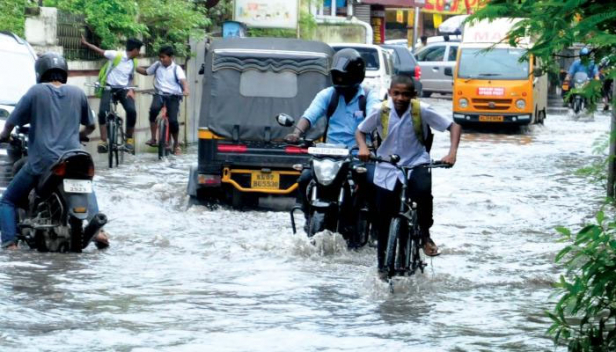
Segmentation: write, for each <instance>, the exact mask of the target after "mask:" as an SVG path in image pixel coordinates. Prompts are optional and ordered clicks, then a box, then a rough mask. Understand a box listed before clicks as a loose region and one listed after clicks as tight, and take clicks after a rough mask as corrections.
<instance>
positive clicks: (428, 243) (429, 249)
mask: <svg viewBox="0 0 616 352" xmlns="http://www.w3.org/2000/svg"><path fill="white" fill-rule="evenodd" d="M423 252H424V254H425V255H427V256H428V257H436V256H439V255H441V252H439V251H438V246H437V245H436V243H434V241H432V239H431V238H430V237H428V238H426V239H425V240H424V245H423Z"/></svg>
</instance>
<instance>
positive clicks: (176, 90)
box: [146, 61, 186, 94]
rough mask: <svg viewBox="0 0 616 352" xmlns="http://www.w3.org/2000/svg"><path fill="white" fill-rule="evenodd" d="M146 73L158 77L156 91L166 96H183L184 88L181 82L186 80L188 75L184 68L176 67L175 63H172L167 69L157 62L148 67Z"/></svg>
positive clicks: (155, 85)
mask: <svg viewBox="0 0 616 352" xmlns="http://www.w3.org/2000/svg"><path fill="white" fill-rule="evenodd" d="M146 73H147V74H148V75H155V76H156V80H155V81H154V88H156V91H158V92H162V93H166V94H182V86H181V83H180V82H179V81H181V80H183V79H186V74H185V73H184V70H182V67H181V66H179V65H176V64H175V62H171V65H169V66H167V67H165V66H163V64H162V63H161V62H160V61H156V62H155V63H153V64H152V66H150V67H148V69H147V70H146ZM176 75H177V77H176ZM176 78H177V79H176Z"/></svg>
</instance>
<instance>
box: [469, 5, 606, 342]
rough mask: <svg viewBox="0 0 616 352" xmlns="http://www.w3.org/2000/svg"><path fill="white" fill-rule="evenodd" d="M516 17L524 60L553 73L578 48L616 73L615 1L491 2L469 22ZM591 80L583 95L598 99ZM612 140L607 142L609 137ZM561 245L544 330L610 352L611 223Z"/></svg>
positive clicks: (600, 218)
mask: <svg viewBox="0 0 616 352" xmlns="http://www.w3.org/2000/svg"><path fill="white" fill-rule="evenodd" d="M497 17H518V18H522V20H521V21H520V22H518V23H517V24H516V26H515V27H514V28H513V29H512V31H511V32H510V33H509V38H508V40H509V43H510V44H512V45H515V43H516V40H517V39H519V38H521V37H528V36H530V37H533V38H534V45H533V46H532V47H531V48H530V49H529V50H528V53H527V55H534V56H535V57H538V58H541V59H542V62H543V64H544V67H543V68H544V69H545V70H548V71H552V72H554V71H556V70H557V69H558V67H557V65H556V62H555V60H554V58H555V57H556V56H557V55H559V54H560V53H561V52H562V51H563V50H564V49H567V48H569V47H571V46H572V45H574V44H577V43H582V44H585V45H588V46H589V47H590V48H591V52H592V55H593V56H594V60H595V62H599V61H600V60H602V59H604V58H607V59H609V62H610V63H611V65H608V67H607V70H606V73H607V76H608V77H611V78H614V76H615V73H616V70H614V64H615V63H616V56H615V55H614V54H615V53H616V50H615V49H616V32H615V31H616V2H614V1H613V0H492V1H490V2H489V3H488V5H487V6H486V7H484V8H483V9H481V10H479V11H478V12H477V13H476V14H475V15H473V16H471V17H470V18H469V21H471V22H472V21H475V20H481V19H494V18H497ZM599 84H600V83H599V82H596V81H593V82H591V84H590V85H589V88H588V90H587V91H586V92H585V94H587V96H588V97H592V96H593V95H595V97H596V94H598V89H597V88H598V85H599ZM612 138H613V137H612ZM558 230H559V232H560V233H561V234H562V235H563V241H564V242H568V243H569V245H567V246H566V247H565V248H564V249H563V250H562V251H561V252H560V253H559V254H558V255H557V257H556V261H557V262H564V264H565V266H566V268H567V274H566V275H563V276H561V278H560V282H559V284H558V285H557V288H558V289H559V292H558V293H559V295H560V299H559V301H558V303H557V304H556V306H555V307H554V310H553V312H548V315H549V316H550V318H551V319H552V322H553V323H552V325H551V327H550V329H549V330H548V331H549V333H551V334H553V336H554V341H555V342H556V343H564V344H566V345H567V346H568V347H569V350H570V351H615V350H616V220H614V219H611V220H606V218H605V215H604V213H603V212H599V214H598V215H597V219H596V223H594V224H591V225H588V226H586V227H584V228H583V229H582V230H580V231H579V232H578V233H577V234H575V235H573V234H572V233H571V231H570V230H568V229H565V228H559V229H558Z"/></svg>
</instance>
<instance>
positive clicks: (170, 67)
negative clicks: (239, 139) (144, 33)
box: [137, 45, 189, 155]
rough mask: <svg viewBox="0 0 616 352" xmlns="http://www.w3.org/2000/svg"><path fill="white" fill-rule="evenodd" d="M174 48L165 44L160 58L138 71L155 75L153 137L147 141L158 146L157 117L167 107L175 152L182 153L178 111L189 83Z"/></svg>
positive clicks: (159, 54)
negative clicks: (176, 59) (175, 60)
mask: <svg viewBox="0 0 616 352" xmlns="http://www.w3.org/2000/svg"><path fill="white" fill-rule="evenodd" d="M173 55H174V53H173V48H172V47H171V46H168V45H167V46H163V47H161V48H160V50H159V51H158V60H159V61H156V62H155V63H154V64H152V66H150V67H148V68H147V69H146V68H143V67H138V68H137V72H138V73H140V74H142V75H154V88H155V89H156V93H158V94H160V95H155V96H154V98H153V99H152V105H150V132H151V133H152V138H150V140H149V141H147V142H145V143H146V144H147V145H149V146H152V147H154V146H156V145H157V141H156V127H157V125H156V117H157V116H158V114H159V113H160V110H161V109H162V108H163V106H165V107H166V108H167V118H168V119H169V132H171V136H172V137H173V153H174V154H175V155H179V154H181V152H182V150H181V148H180V142H179V138H178V135H179V132H180V124H179V123H178V113H179V112H180V101H182V96H188V95H189V90H188V83H186V74H185V73H184V70H182V67H180V66H179V65H177V64H176V63H175V62H174V61H173Z"/></svg>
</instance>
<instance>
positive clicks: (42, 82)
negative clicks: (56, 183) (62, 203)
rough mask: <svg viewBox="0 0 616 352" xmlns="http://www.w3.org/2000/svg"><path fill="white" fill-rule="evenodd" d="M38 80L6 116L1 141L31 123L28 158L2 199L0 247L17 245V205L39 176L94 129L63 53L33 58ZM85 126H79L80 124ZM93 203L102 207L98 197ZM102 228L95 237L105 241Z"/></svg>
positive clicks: (91, 205)
mask: <svg viewBox="0 0 616 352" xmlns="http://www.w3.org/2000/svg"><path fill="white" fill-rule="evenodd" d="M35 71H36V78H37V83H38V84H36V85H35V86H33V87H32V88H30V90H29V91H28V92H27V93H26V95H24V96H23V97H22V98H21V100H20V101H19V103H17V106H16V107H15V110H14V111H13V112H12V113H11V115H10V116H9V118H8V120H7V121H6V124H5V127H4V130H3V131H2V133H0V142H7V141H8V140H9V137H10V134H11V131H12V130H13V128H14V127H15V126H23V125H26V124H30V130H29V134H28V159H27V162H26V163H25V165H24V166H23V167H22V168H21V169H20V170H19V172H17V174H16V175H15V177H14V178H13V180H12V181H11V183H10V184H9V186H8V188H7V189H6V191H4V193H3V195H2V200H0V230H1V231H2V237H1V238H2V247H3V248H7V249H17V244H16V234H17V216H16V205H17V204H19V203H20V202H21V201H22V199H24V198H26V197H27V196H28V194H29V193H30V191H31V190H32V189H33V188H34V187H35V186H36V183H37V182H38V179H39V176H40V175H41V174H43V173H44V172H45V171H46V170H48V169H49V167H50V166H51V165H52V164H53V163H55V162H56V161H57V160H58V158H59V157H60V156H61V155H62V154H64V153H65V152H66V151H69V150H75V149H80V148H81V144H80V142H79V141H80V137H83V138H85V137H86V136H87V135H89V134H90V133H92V132H93V131H94V129H95V124H94V118H93V115H92V112H91V110H90V106H89V105H88V99H87V98H86V95H85V94H84V93H83V91H82V90H81V89H79V88H77V87H75V86H69V85H66V80H67V77H68V66H67V64H66V60H65V59H64V57H62V56H61V55H60V54H57V53H46V54H44V55H43V56H41V57H40V58H39V59H38V60H36V63H35ZM80 124H82V125H84V126H85V128H84V129H83V130H82V131H79V125H80ZM89 203H90V204H89V206H90V208H91V209H93V210H94V213H95V214H96V213H98V206H97V204H96V197H95V196H94V194H92V197H91V199H89ZM106 237H107V236H106V235H105V234H104V233H103V232H99V233H98V234H97V236H96V238H95V241H97V242H101V243H102V242H107V238H106Z"/></svg>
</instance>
